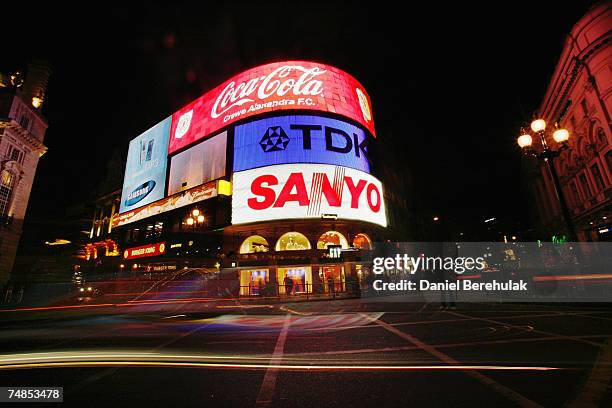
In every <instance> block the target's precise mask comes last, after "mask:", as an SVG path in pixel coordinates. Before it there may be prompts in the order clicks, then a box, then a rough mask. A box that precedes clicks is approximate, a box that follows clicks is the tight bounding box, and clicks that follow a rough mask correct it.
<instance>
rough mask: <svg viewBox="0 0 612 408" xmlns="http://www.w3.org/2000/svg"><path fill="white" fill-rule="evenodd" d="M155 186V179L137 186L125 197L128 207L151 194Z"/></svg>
mask: <svg viewBox="0 0 612 408" xmlns="http://www.w3.org/2000/svg"><path fill="white" fill-rule="evenodd" d="M154 188H155V181H153V180H149V181H147V182H146V183H143V184H141V185H139V186H138V187H136V188H135V189H134V190H133V191H132V192H131V193H130V194H128V196H127V197H126V199H125V205H126V207H130V206H132V205H134V204H136V203H138V202H139V201H141V200H142V199H143V198H145V197H146V196H148V195H149V193H150V192H151V191H153V189H154Z"/></svg>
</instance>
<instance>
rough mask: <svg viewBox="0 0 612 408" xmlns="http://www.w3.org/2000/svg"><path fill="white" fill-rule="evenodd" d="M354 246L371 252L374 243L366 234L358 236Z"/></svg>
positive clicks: (354, 239)
mask: <svg viewBox="0 0 612 408" xmlns="http://www.w3.org/2000/svg"><path fill="white" fill-rule="evenodd" d="M353 246H354V247H355V248H358V249H365V250H371V249H372V241H371V240H370V237H368V236H367V235H366V234H357V235H355V238H353Z"/></svg>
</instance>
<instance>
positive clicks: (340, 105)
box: [168, 61, 376, 154]
mask: <svg viewBox="0 0 612 408" xmlns="http://www.w3.org/2000/svg"><path fill="white" fill-rule="evenodd" d="M371 106H372V105H371V103H370V97H369V96H368V94H367V93H366V91H365V89H364V88H363V86H362V85H361V84H360V83H359V82H357V80H356V79H355V78H353V77H352V76H350V75H349V74H347V73H346V72H344V71H341V70H339V69H338V68H334V67H332V66H329V65H325V64H319V63H315V62H307V61H286V62H277V63H273V64H267V65H262V66H260V67H257V68H252V69H250V70H248V71H245V72H242V73H241V74H238V75H236V76H235V77H233V78H231V79H229V80H228V81H226V82H224V83H223V84H221V85H219V86H218V87H216V88H215V89H213V90H212V91H210V92H207V93H206V94H204V95H202V96H201V97H200V98H198V99H196V100H195V101H193V102H192V103H190V104H189V105H187V106H185V107H184V108H183V109H181V110H179V111H178V112H176V113H175V114H174V115H172V127H171V131H170V144H169V148H168V153H169V154H171V153H173V152H175V151H176V150H179V149H181V148H183V147H185V146H187V145H190V144H191V143H193V142H195V141H196V140H198V139H201V138H203V137H206V136H209V135H212V134H213V133H214V132H216V131H217V130H219V129H221V128H222V127H224V126H227V125H229V124H230V123H233V122H235V121H237V120H241V119H244V118H248V117H251V116H254V115H258V114H261V113H266V112H272V111H278V110H288V109H293V110H296V109H302V110H314V111H324V112H331V113H336V114H338V115H343V116H345V117H347V118H349V119H352V120H354V121H356V122H357V123H360V124H361V125H363V126H364V127H365V128H366V129H368V130H369V131H370V133H372V135H374V136H376V134H375V131H374V120H373V116H372V108H371Z"/></svg>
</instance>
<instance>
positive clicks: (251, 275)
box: [240, 269, 270, 296]
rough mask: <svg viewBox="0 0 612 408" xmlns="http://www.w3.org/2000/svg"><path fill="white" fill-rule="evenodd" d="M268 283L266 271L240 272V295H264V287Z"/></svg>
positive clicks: (268, 275)
mask: <svg viewBox="0 0 612 408" xmlns="http://www.w3.org/2000/svg"><path fill="white" fill-rule="evenodd" d="M269 281H270V273H269V271H268V269H248V270H242V271H240V295H242V296H258V295H264V294H265V293H264V291H265V287H266V285H267V284H268V282H269Z"/></svg>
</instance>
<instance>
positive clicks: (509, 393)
mask: <svg viewBox="0 0 612 408" xmlns="http://www.w3.org/2000/svg"><path fill="white" fill-rule="evenodd" d="M364 316H366V317H367V318H368V319H371V320H372V321H373V322H374V323H376V324H378V325H379V326H381V327H383V328H384V329H386V330H387V331H389V332H391V333H393V334H395V335H397V336H399V337H401V338H403V339H405V340H407V341H409V342H410V343H412V344H414V345H415V346H417V347H419V348H420V349H422V350H423V351H425V352H427V353H428V354H431V355H432V356H434V357H436V358H438V359H439V360H441V361H443V362H445V363H446V364H448V365H451V366H458V365H461V364H460V363H459V361H457V360H455V359H454V358H452V357H450V356H449V355H447V354H444V353H442V352H441V351H438V350H436V348H434V347H433V346H430V345H429V344H427V343H425V342H422V341H421V340H419V339H417V338H416V337H414V336H412V335H410V334H408V333H404V332H403V331H401V330H399V329H396V328H395V327H393V326H391V325H390V324H388V323H386V322H383V321H382V320H378V319H375V320H373V319H372V318H371V317H369V316H367V315H364ZM465 373H466V374H467V375H469V376H470V377H472V378H475V379H476V380H478V381H480V382H481V383H483V384H485V385H487V386H488V387H491V388H493V389H494V390H495V391H497V392H498V393H499V394H501V395H503V396H504V397H506V398H508V399H510V400H512V401H513V402H515V403H516V404H518V405H519V406H521V407H541V405H540V404H538V403H536V402H534V401H532V400H530V399H529V398H527V397H525V396H523V395H521V394H519V393H518V392H516V391H514V390H512V389H510V388H508V387H506V386H505V385H502V384H500V383H498V382H497V381H495V380H493V379H492V378H489V377H487V376H486V375H484V374H482V373H480V372H478V371H473V370H466V371H465Z"/></svg>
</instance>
